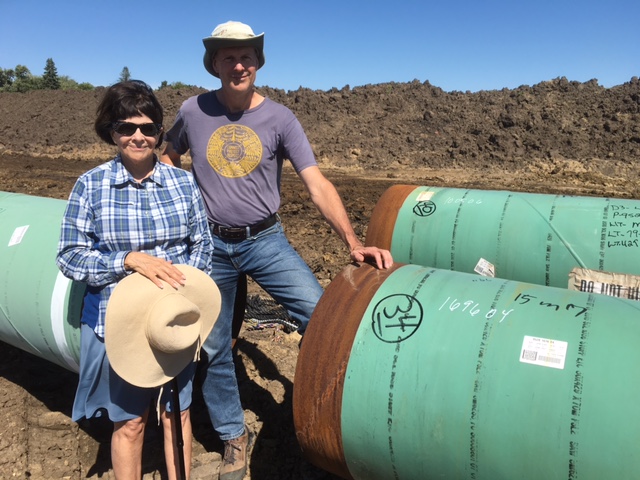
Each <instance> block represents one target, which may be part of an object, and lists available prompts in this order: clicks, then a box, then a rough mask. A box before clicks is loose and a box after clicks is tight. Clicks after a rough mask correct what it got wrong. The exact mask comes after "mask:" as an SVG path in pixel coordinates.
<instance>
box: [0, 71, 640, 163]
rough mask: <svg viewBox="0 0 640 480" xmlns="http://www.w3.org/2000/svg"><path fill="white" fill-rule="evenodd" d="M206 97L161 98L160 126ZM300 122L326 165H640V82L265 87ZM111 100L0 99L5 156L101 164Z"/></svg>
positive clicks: (169, 94) (90, 96)
mask: <svg viewBox="0 0 640 480" xmlns="http://www.w3.org/2000/svg"><path fill="white" fill-rule="evenodd" d="M203 91H204V90H201V89H184V90H173V89H169V88H168V89H162V90H159V91H158V97H159V99H160V101H161V103H162V105H163V106H164V108H165V114H166V116H165V125H166V126H167V127H169V126H171V124H172V122H173V119H174V118H175V114H176V112H177V110H178V108H179V107H180V105H181V103H182V102H183V101H184V100H185V99H186V98H188V97H189V96H191V95H194V94H197V93H200V92H203ZM261 91H262V93H264V94H265V95H267V96H269V97H270V98H272V99H273V100H276V101H278V102H281V103H283V104H285V105H287V106H288V107H289V108H291V110H293V112H294V113H295V114H296V115H297V116H298V118H299V119H300V121H301V123H302V125H303V126H304V128H305V129H306V131H307V134H308V136H309V139H310V141H311V143H312V144H313V146H314V149H315V153H316V156H317V157H318V159H319V160H320V161H321V162H322V163H323V164H324V165H326V166H338V167H341V168H353V169H355V170H363V171H368V170H373V169H384V170H386V169H394V168H403V169H411V168H424V167H429V168H451V167H459V168H465V167H467V166H469V165H473V166H474V167H477V168H486V167H490V168H502V169H505V170H511V171H517V170H522V169H523V168H525V167H526V166H527V165H530V164H532V163H535V162H553V161H561V160H577V161H579V162H580V163H581V164H583V165H584V167H585V168H586V169H589V170H595V171H600V172H603V173H605V174H607V173H608V172H612V171H614V170H615V171H619V170H620V169H621V168H622V169H625V168H626V166H627V164H629V163H630V162H632V161H633V160H634V159H637V158H638V156H640V127H639V120H638V118H639V115H640V81H639V80H638V78H637V77H634V78H632V79H631V80H630V81H629V82H628V83H625V84H623V85H620V86H616V87H613V88H604V87H601V86H599V85H598V83H597V81H595V80H592V81H589V82H586V83H580V82H570V81H568V80H566V79H564V78H559V79H555V80H552V81H548V82H542V83H539V84H537V85H534V86H532V87H529V86H522V87H519V88H517V89H515V90H508V89H504V90H494V91H481V92H477V93H469V92H467V93H463V92H444V91H443V90H442V89H440V88H438V87H434V86H432V85H430V84H429V83H428V82H425V83H420V82H418V81H414V82H412V83H385V84H379V85H367V86H363V87H357V88H353V89H351V88H349V87H345V88H343V89H341V90H337V89H333V90H330V91H320V90H315V91H314V90H309V89H304V88H300V89H298V90H296V91H292V92H284V91H282V90H275V89H271V88H263V89H261ZM103 93H104V89H103V88H97V89H95V90H94V91H90V92H83V91H42V90H40V91H32V92H28V93H26V94H17V93H0V151H2V150H4V151H8V152H12V153H23V154H27V155H35V156H39V155H49V156H63V157H65V158H96V155H99V154H100V153H101V152H102V151H104V148H105V147H103V146H102V145H101V144H100V143H99V141H98V139H97V136H96V135H95V133H94V132H93V129H92V127H93V120H94V115H95V108H96V105H97V103H98V101H99V99H100V97H101V96H102V94H103Z"/></svg>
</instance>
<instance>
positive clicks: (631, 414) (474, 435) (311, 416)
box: [294, 265, 640, 480]
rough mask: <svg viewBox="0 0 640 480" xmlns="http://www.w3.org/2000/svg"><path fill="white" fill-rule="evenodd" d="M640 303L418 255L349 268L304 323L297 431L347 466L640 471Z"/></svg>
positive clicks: (460, 474)
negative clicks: (452, 267) (490, 274)
mask: <svg viewBox="0 0 640 480" xmlns="http://www.w3.org/2000/svg"><path fill="white" fill-rule="evenodd" d="M360 304H362V307H360ZM344 305H349V306H353V308H350V309H346V310H341V315H335V311H336V308H337V307H338V306H344ZM340 308H341V307H340ZM639 309H640V304H639V303H638V302H636V301H632V300H627V299H619V298H614V297H608V296H604V295H599V294H589V293H583V292H577V291H570V290H566V289H561V288H555V287H545V286H541V285H534V284H528V283H522V282H515V281H511V280H504V279H497V278H485V277H480V276H478V275H473V274H468V273H462V272H455V271H449V270H441V269H435V268H430V267H423V266H418V265H398V266H396V267H395V269H394V270H393V271H391V272H389V271H380V270H375V269H374V268H373V267H371V266H369V265H360V266H357V265H351V266H349V267H347V268H345V270H344V271H343V272H342V273H341V274H340V275H339V276H338V277H336V279H334V280H333V281H332V283H331V284H330V285H329V286H328V287H327V290H326V292H325V294H324V295H323V297H322V298H321V300H320V302H319V304H318V307H317V308H316V310H315V312H314V315H313V317H312V319H311V322H310V324H309V328H308V329H307V332H306V334H305V339H304V342H303V344H302V348H301V351H300V355H299V358H298V365H297V370H296V382H295V385H294V421H295V425H296V433H297V435H298V440H299V442H300V444H301V447H302V449H303V452H304V453H305V455H306V456H307V457H308V458H310V459H311V460H312V461H313V463H315V464H317V465H319V466H321V467H324V468H325V469H328V470H329V471H332V472H333V473H335V474H337V475H340V476H342V477H343V478H353V479H362V480H365V479H366V480H378V479H379V480H388V479H393V478H395V479H403V480H407V479H415V480H425V479H441V478H448V479H456V480H457V479H474V480H498V479H516V478H517V479H522V480H528V479H531V480H539V479H542V478H544V479H545V480H555V479H557V480H567V479H578V478H579V479H580V480H601V479H603V478H618V479H622V478H625V479H631V478H638V477H639V472H640V449H638V445H640V416H638V415H636V413H635V412H636V411H637V399H638V398H640V383H639V382H637V381H636V379H637V366H638V365H639V364H640V349H638V347H637V339H638V338H640V322H639V321H638V316H639V313H640V312H639ZM336 328H337V329H339V331H340V332H341V333H340V336H339V337H344V336H346V337H348V338H347V339H344V338H337V337H336V335H335V332H336V331H338V330H336ZM343 347H344V348H343ZM325 356H326V361H327V362H329V363H330V364H331V363H332V365H330V367H328V368H327V369H326V370H325V369H324V365H323V364H324V362H325ZM314 374H315V375H314Z"/></svg>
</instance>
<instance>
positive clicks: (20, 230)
mask: <svg viewBox="0 0 640 480" xmlns="http://www.w3.org/2000/svg"><path fill="white" fill-rule="evenodd" d="M27 230H29V225H24V226H22V227H16V229H15V230H14V231H13V234H12V235H11V238H10V239H9V245H7V246H8V247H12V246H14V245H18V244H19V243H20V242H22V239H23V238H24V235H25V233H27Z"/></svg>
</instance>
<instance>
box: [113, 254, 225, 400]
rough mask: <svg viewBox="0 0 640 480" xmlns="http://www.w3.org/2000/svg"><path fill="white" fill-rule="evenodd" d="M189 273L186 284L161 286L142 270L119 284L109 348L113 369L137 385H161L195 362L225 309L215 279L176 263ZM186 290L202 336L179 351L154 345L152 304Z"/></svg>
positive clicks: (116, 291)
mask: <svg viewBox="0 0 640 480" xmlns="http://www.w3.org/2000/svg"><path fill="white" fill-rule="evenodd" d="M176 267H177V268H178V269H179V270H180V271H182V273H184V275H185V277H186V278H187V280H186V284H185V285H184V286H180V287H178V289H177V290H176V289H174V288H173V287H171V286H170V285H168V284H165V288H163V289H160V288H158V287H157V286H156V285H155V284H154V283H153V282H152V281H151V280H149V279H148V278H146V277H144V276H142V275H141V274H139V273H133V274H131V275H129V276H127V277H126V278H124V279H122V280H121V281H120V282H119V283H118V285H116V288H115V289H114V291H113V293H112V294H111V297H110V298H109V303H108V304H107V313H106V318H105V348H106V352H107V357H108V359H109V363H110V364H111V367H112V368H113V370H114V371H115V372H116V373H117V374H118V375H119V376H120V377H122V378H123V379H124V380H126V381H127V382H129V383H131V384H132V385H136V386H138V387H145V388H151V387H157V386H160V385H164V384H165V383H167V382H169V381H170V380H171V379H173V378H175V377H176V376H177V375H178V374H179V373H180V372H181V371H182V370H184V368H185V367H186V366H187V365H189V363H191V362H193V361H194V360H195V358H196V356H197V353H198V349H199V348H200V346H201V345H202V343H203V342H204V341H205V339H206V338H207V336H208V335H209V333H210V332H211V330H212V329H213V326H214V324H215V322H216V320H217V319H218V315H219V313H220V305H221V297H220V291H219V290H218V287H217V285H216V284H215V282H214V281H213V279H212V278H211V277H210V276H209V275H207V274H206V273H204V272H203V271H201V270H199V269H197V268H195V267H191V266H189V265H176ZM176 292H177V293H179V294H182V295H183V296H184V297H186V298H187V299H188V300H189V301H191V302H193V303H194V304H195V305H197V307H198V308H199V310H200V318H199V320H198V321H199V322H200V336H199V341H198V342H195V343H194V344H193V345H192V346H191V347H189V348H186V349H184V350H182V351H180V352H177V353H172V354H167V353H165V352H161V351H159V350H157V349H155V348H153V347H152V346H151V345H150V344H149V342H148V340H147V337H146V321H145V320H146V318H147V311H148V308H149V306H150V305H152V304H153V303H155V302H156V301H157V300H158V299H159V298H161V297H163V296H166V295H171V294H175V293H176Z"/></svg>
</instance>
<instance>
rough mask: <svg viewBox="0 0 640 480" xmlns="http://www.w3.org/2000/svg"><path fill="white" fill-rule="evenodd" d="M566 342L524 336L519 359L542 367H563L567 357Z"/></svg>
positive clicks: (561, 368)
mask: <svg viewBox="0 0 640 480" xmlns="http://www.w3.org/2000/svg"><path fill="white" fill-rule="evenodd" d="M568 345H569V344H568V343H567V342H563V341H562V340H550V339H548V338H540V337H530V336H528V335H525V336H524V340H523V342H522V350H521V351H520V361H521V362H522V363H530V364H532V365H540V366H542V367H551V368H558V369H560V370H563V369H564V362H565V360H566V358H567V347H568Z"/></svg>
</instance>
